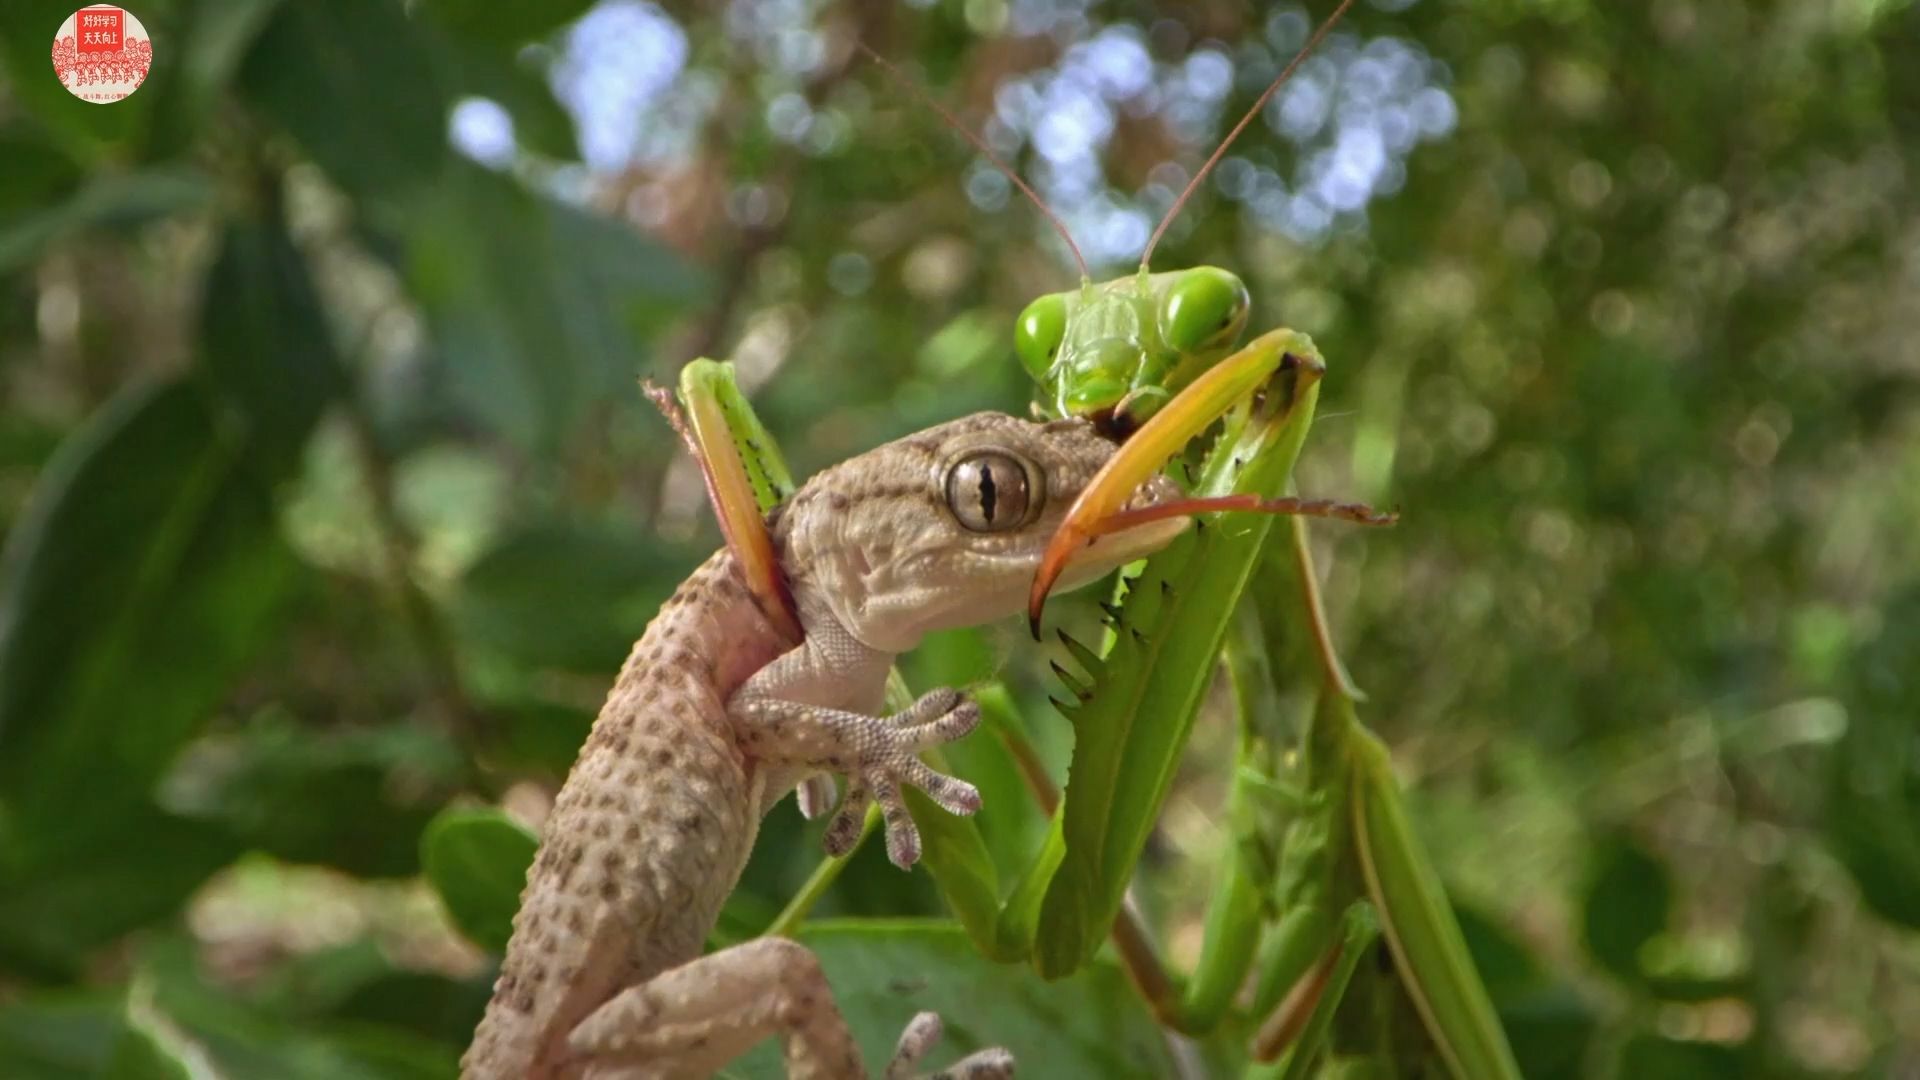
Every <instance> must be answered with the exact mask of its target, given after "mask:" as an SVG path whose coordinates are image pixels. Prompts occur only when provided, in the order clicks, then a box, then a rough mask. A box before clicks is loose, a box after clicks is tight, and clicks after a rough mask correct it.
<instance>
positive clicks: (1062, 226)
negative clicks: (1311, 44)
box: [854, 0, 1352, 282]
mask: <svg viewBox="0 0 1920 1080" xmlns="http://www.w3.org/2000/svg"><path fill="white" fill-rule="evenodd" d="M1347 2H1348V3H1352V0H1347ZM854 45H855V46H856V47H858V48H859V50H860V51H861V52H863V53H866V54H867V58H868V59H870V60H872V61H873V62H874V63H876V64H879V65H880V67H881V68H882V69H884V70H885V71H886V73H887V74H888V75H890V76H892V77H893V80H894V81H895V82H897V83H899V84H900V85H901V86H903V87H905V88H906V90H907V92H908V93H910V94H912V95H913V96H914V97H915V98H916V99H918V100H919V102H920V103H921V104H922V105H925V106H926V107H927V108H929V109H932V110H933V111H934V112H935V113H937V114H939V117H940V119H942V120H945V121H946V122H947V126H948V127H950V128H952V129H953V130H955V131H957V132H959V133H960V136H961V137H962V138H964V139H966V140H967V141H968V142H970V143H972V144H973V148H974V149H975V150H978V151H980V152H981V153H982V154H984V155H986V158H987V160H988V161H990V162H992V163H993V167H994V168H996V169H998V170H1000V174H1001V175H1002V176H1005V177H1006V178H1007V179H1009V180H1011V181H1013V186H1015V187H1017V188H1019V189H1020V193H1021V194H1022V195H1025V196H1026V197H1027V199H1028V201H1030V202H1032V203H1033V205H1034V206H1036V207H1038V208H1039V210H1040V212H1041V213H1042V214H1045V215H1046V218H1047V221H1048V222H1050V223H1051V224H1052V225H1053V231H1054V232H1057V233H1059V234H1060V239H1062V240H1065V241H1066V242H1067V250H1068V251H1071V252H1073V262H1074V265H1076V266H1078V267H1079V268H1080V280H1081V281H1082V282H1086V281H1089V280H1091V279H1092V276H1093V275H1091V274H1089V273H1088V272H1087V260H1086V258H1085V257H1083V256H1082V255H1081V254H1080V245H1079V244H1076V243H1074V242H1073V234H1072V233H1069V232H1068V231H1067V225H1066V223H1065V222H1063V221H1061V220H1060V215H1058V214H1055V213H1054V212H1053V208H1052V207H1050V206H1048V205H1047V201H1046V200H1045V199H1042V198H1041V197H1040V194H1039V192H1036V191H1034V190H1033V189H1032V188H1030V187H1028V186H1027V182H1026V181H1025V180H1022V179H1020V174H1019V173H1017V172H1014V171H1013V169H1012V168H1010V167H1009V166H1008V165H1007V163H1006V162H1004V161H1001V160H1000V155H998V154H996V153H994V152H993V148H992V147H990V146H988V145H987V140H985V139H983V138H981V137H980V136H978V135H975V134H974V133H973V131H972V130H971V129H969V128H968V127H967V126H966V125H965V124H962V123H961V122H960V121H959V120H958V119H957V118H956V117H955V116H954V115H953V114H952V113H950V112H948V111H947V110H946V107H945V106H943V105H941V104H940V103H939V102H937V101H935V100H933V97H932V95H930V94H928V93H927V92H926V90H924V89H922V88H921V86H920V84H919V83H916V82H914V81H913V80H912V79H910V78H908V77H907V73H906V72H904V71H901V70H900V68H899V67H898V66H897V65H895V64H894V62H893V61H891V60H889V59H887V58H886V57H884V56H881V55H880V54H879V53H877V52H874V51H873V49H872V48H870V47H868V45H867V43H866V42H864V41H858V40H856V41H855V42H854Z"/></svg>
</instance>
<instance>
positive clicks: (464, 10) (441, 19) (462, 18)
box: [420, 0, 594, 50]
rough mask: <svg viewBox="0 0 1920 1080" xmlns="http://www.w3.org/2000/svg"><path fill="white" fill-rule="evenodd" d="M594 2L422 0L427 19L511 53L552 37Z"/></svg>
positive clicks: (459, 34) (448, 29) (471, 39)
mask: <svg viewBox="0 0 1920 1080" xmlns="http://www.w3.org/2000/svg"><path fill="white" fill-rule="evenodd" d="M593 4H594V0H423V3H421V5H420V8H421V10H422V11H424V12H425V13H426V15H427V17H428V18H430V19H432V20H434V21H435V22H437V23H439V24H440V25H442V26H444V27H446V28H447V31H448V32H449V33H451V34H453V35H455V36H457V37H459V38H460V39H462V40H463V41H467V42H471V43H473V44H475V45H483V46H487V47H490V48H495V49H502V50H505V49H511V48H514V47H515V46H518V45H523V44H526V43H527V42H530V41H535V40H538V39H541V38H544V37H547V36H548V35H550V34H552V33H553V32H554V31H555V30H558V29H560V28H561V27H562V26H565V25H566V24H568V23H570V22H572V21H573V20H575V19H577V18H579V17H580V16H581V15H583V14H585V13H586V11H587V9H588V8H590V7H592V6H593Z"/></svg>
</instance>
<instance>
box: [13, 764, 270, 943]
mask: <svg viewBox="0 0 1920 1080" xmlns="http://www.w3.org/2000/svg"><path fill="white" fill-rule="evenodd" d="M76 775H86V774H84V773H83V774H76ZM108 814H111V816H108ZM22 839H23V840H25V841H27V843H23V844H20V845H19V847H21V848H23V849H27V850H31V851H34V852H36V854H35V855H33V856H32V857H28V858H23V859H21V860H20V861H19V862H17V863H15V864H14V865H12V866H9V867H7V868H6V869H5V870H4V871H0V969H3V968H7V967H12V968H15V969H17V970H25V971H31V972H34V973H36V974H37V975H40V976H42V977H45V978H61V977H68V976H71V975H72V974H73V973H74V971H75V970H76V969H77V967H78V965H79V963H80V961H81V960H82V959H83V958H84V957H85V956H86V955H87V953H88V952H89V951H90V950H93V949H95V948H98V947H99V946H101V945H104V944H106V943H108V942H110V941H113V940H114V939H116V938H118V937H120V936H121V935H122V934H125V933H127V932H128V931H131V930H136V929H139V928H141V927H144V926H149V925H152V924H154V923H156V922H159V921H160V920H163V919H166V918H169V917H171V916H172V915H173V914H174V913H175V912H177V911H179V910H180V908H181V907H182V906H183V905H184V904H185V903H186V901H187V898H188V897H189V896H191V895H192V894H193V892H194V890H196V889H198V888H199V887H200V885H201V884H202V883H203V882H205V881H206V879H207V878H208V877H209V876H211V875H212V874H213V873H214V871H216V870H219V869H220V868H221V867H224V866H226V865H227V864H228V863H230V862H232V861H233V859H234V857H235V856H237V855H238V854H239V853H240V851H241V847H240V845H239V843H238V842H237V841H236V840H235V839H234V838H233V837H232V836H231V835H229V834H228V833H227V832H225V831H224V830H222V829H220V828H218V827H216V826H213V825H209V824H206V823H203V822H199V821H191V820H187V819H184V818H180V817H175V816H173V815H171V814H166V813H163V812H161V811H159V810H155V809H153V808H151V807H128V806H125V805H124V804H123V803H121V802H120V801H118V800H113V801H104V800H103V806H102V807H99V808H94V807H89V808H88V813H86V814H85V815H84V816H80V815H76V818H75V820H74V821H72V822H71V823H69V824H66V825H64V826H47V825H42V826H40V827H39V828H38V829H37V830H36V832H35V833H34V834H33V835H31V836H28V837H24V838H22Z"/></svg>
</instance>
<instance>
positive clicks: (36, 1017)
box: [0, 990, 128, 1080]
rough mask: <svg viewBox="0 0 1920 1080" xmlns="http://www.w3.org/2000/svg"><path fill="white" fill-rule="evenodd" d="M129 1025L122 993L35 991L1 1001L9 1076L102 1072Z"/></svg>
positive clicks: (25, 1079)
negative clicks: (28, 994) (31, 993)
mask: <svg viewBox="0 0 1920 1080" xmlns="http://www.w3.org/2000/svg"><path fill="white" fill-rule="evenodd" d="M127 1031H128V1027H127V1017H126V1005H125V1002H124V1001H123V1000H122V999H121V997H120V995H117V994H112V993H102V992H99V991H91V990H90V991H85V992H74V991H58V992H53V993H43V994H34V995H30V996H26V997H21V998H18V999H15V1000H10V1001H7V1002H6V1003H4V1004H0V1062H3V1063H5V1065H6V1070H7V1076H8V1077H9V1078H10V1080H76V1078H79V1077H94V1076H99V1075H100V1074H101V1072H102V1071H103V1070H104V1069H105V1068H106V1067H107V1063H108V1061H110V1060H111V1059H112V1057H113V1054H114V1051H115V1048H116V1046H117V1044H118V1041H119V1039H120V1037H121V1036H122V1035H124V1034H125V1033H126V1032H127Z"/></svg>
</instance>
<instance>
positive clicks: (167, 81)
mask: <svg viewBox="0 0 1920 1080" xmlns="http://www.w3.org/2000/svg"><path fill="white" fill-rule="evenodd" d="M283 2H284V0H179V3H178V5H177V7H176V9H175V13H174V17H173V18H172V19H170V20H168V23H169V25H168V27H167V30H168V32H167V33H165V34H164V35H162V34H161V33H160V31H159V30H157V29H156V31H155V36H156V38H157V39H158V41H159V44H160V47H159V48H157V49H155V50H154V55H153V72H152V74H151V75H150V76H148V79H147V83H146V85H144V86H142V87H141V88H140V92H141V94H142V95H143V96H146V95H151V96H152V97H153V123H152V127H151V129H150V130H149V132H148V135H147V153H148V156H150V157H166V156H169V155H172V154H175V153H179V152H180V151H182V150H184V149H186V147H187V146H188V145H189V144H190V143H191V141H192V139H193V138H194V136H196V135H197V134H199V132H200V129H201V128H202V126H203V125H205V123H206V122H207V119H208V117H209V116H211V115H212V114H213V112H214V110H215V108H216V106H217V105H218V104H219V102H220V99H221V97H222V95H224V94H225V92H226V90H227V86H228V84H229V83H231V82H232V81H233V78H234V75H235V73H236V72H237V71H238V70H239V68H240V63H241V61H242V60H243V59H244V58H245V57H246V54H247V51H248V49H250V48H251V47H252V45H253V42H254V39H255V38H256V37H257V36H258V35H259V33H260V31H261V29H262V28H264V27H265V26H266V24H267V20H268V19H269V18H270V17H271V16H272V15H273V13H274V10H275V9H276V8H278V7H279V6H280V5H281V4H282V3H283Z"/></svg>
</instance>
